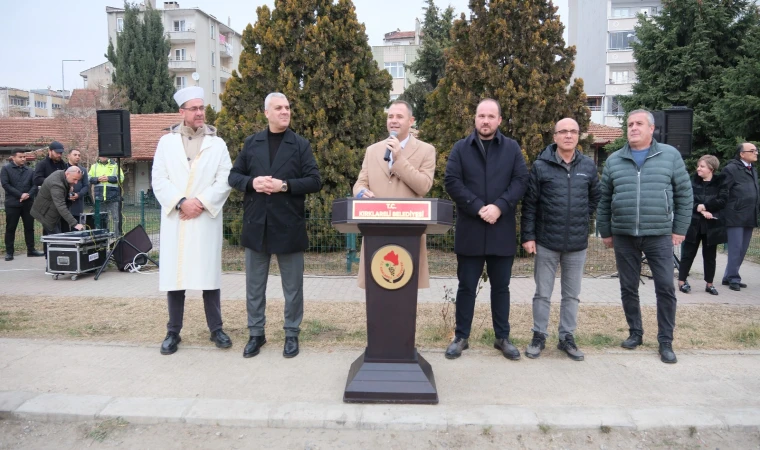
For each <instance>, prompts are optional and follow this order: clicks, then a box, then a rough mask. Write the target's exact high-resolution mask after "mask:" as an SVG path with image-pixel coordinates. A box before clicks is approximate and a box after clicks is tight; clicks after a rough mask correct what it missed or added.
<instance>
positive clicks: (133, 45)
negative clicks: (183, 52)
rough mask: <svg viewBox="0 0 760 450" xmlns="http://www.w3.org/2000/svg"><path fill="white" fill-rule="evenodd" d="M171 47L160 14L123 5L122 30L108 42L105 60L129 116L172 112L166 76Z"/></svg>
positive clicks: (171, 88) (171, 86) (169, 82)
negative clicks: (106, 59)
mask: <svg viewBox="0 0 760 450" xmlns="http://www.w3.org/2000/svg"><path fill="white" fill-rule="evenodd" d="M170 48H171V45H170V43H169V40H168V39H167V38H166V37H165V36H164V26H163V24H162V21H161V13H160V12H159V11H157V10H155V9H152V8H151V7H150V6H148V7H147V8H146V9H145V11H142V12H141V11H140V7H139V6H137V5H135V4H130V3H128V2H125V3H124V29H123V31H122V32H121V33H119V35H118V37H117V38H116V47H114V45H113V42H112V41H110V40H109V42H108V50H107V53H106V55H105V56H106V58H108V61H110V62H111V64H113V66H114V74H113V82H114V85H116V86H117V87H119V88H121V89H122V90H123V91H124V93H125V95H126V98H127V101H126V104H125V107H126V108H127V109H128V110H129V111H130V112H131V113H133V114H150V113H162V112H173V111H176V110H177V108H176V105H175V104H174V100H173V99H172V95H173V94H174V91H175V88H174V83H173V81H172V77H171V75H170V74H169V57H168V54H169V50H170Z"/></svg>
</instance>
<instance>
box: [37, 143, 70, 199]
mask: <svg viewBox="0 0 760 450" xmlns="http://www.w3.org/2000/svg"><path fill="white" fill-rule="evenodd" d="M56 170H66V163H65V162H63V144H61V143H60V142H58V141H53V142H51V143H50V147H49V148H48V155H47V157H45V159H43V160H42V161H39V162H38V163H37V165H36V166H34V185H35V186H37V189H39V188H40V186H42V183H44V182H45V179H46V178H47V177H49V176H50V175H51V174H52V173H53V172H55V171H56Z"/></svg>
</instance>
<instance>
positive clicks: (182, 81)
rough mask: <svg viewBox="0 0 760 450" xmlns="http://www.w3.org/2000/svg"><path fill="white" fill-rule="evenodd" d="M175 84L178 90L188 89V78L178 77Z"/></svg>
mask: <svg viewBox="0 0 760 450" xmlns="http://www.w3.org/2000/svg"><path fill="white" fill-rule="evenodd" d="M174 84H175V85H176V86H177V89H182V88H184V87H186V85H187V77H177V78H175V79H174Z"/></svg>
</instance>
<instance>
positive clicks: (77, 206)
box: [61, 149, 90, 233]
mask: <svg viewBox="0 0 760 450" xmlns="http://www.w3.org/2000/svg"><path fill="white" fill-rule="evenodd" d="M81 157H82V153H81V152H80V151H79V150H77V149H73V150H71V151H70V152H69V163H68V167H73V166H76V167H79V170H81V171H82V173H83V174H84V175H83V176H82V179H81V180H79V181H78V182H77V184H76V185H74V190H73V191H72V192H71V195H70V196H69V200H68V204H69V211H71V215H72V216H74V218H75V219H77V220H79V215H80V214H82V213H83V212H84V197H85V195H87V193H88V192H89V191H90V182H89V180H88V179H89V177H88V176H87V175H86V174H87V171H86V170H84V167H82V166H81V165H79V160H80V159H81ZM68 231H72V230H71V227H69V224H68V223H66V221H65V220H62V221H61V232H63V233H66V232H68Z"/></svg>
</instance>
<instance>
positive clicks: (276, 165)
mask: <svg viewBox="0 0 760 450" xmlns="http://www.w3.org/2000/svg"><path fill="white" fill-rule="evenodd" d="M264 114H265V115H266V117H267V121H268V122H269V126H268V127H267V129H266V130H264V131H261V132H259V133H256V134H254V135H252V136H249V137H248V138H246V140H245V144H243V150H242V151H241V152H240V154H239V155H238V157H237V159H236V160H235V164H234V165H233V166H232V170H231V171H230V175H229V184H230V186H232V187H233V188H234V189H237V190H238V191H241V192H244V193H245V199H244V204H245V207H244V208H243V233H242V237H241V243H242V245H243V247H245V271H246V309H247V311H248V332H249V335H250V338H249V339H248V343H247V344H246V346H245V349H244V350H243V357H245V358H251V357H253V356H256V355H258V354H259V351H260V350H261V346H263V345H264V344H266V342H267V340H266V337H265V335H264V325H265V324H266V314H265V312H266V288H267V279H268V274H269V264H270V262H271V260H272V255H277V264H278V265H279V266H280V273H281V274H282V290H283V294H284V297H285V323H284V327H283V328H284V329H285V346H284V348H283V352H282V355H283V356H284V357H285V358H293V357H295V356H296V355H298V352H299V347H298V334H299V333H300V331H301V329H300V325H301V321H302V320H303V267H304V251H306V249H307V248H308V247H309V237H308V235H307V234H306V214H305V209H304V204H305V201H306V194H312V193H315V192H319V190H320V189H322V178H321V177H320V175H319V168H317V161H316V160H315V159H314V154H313V153H312V150H311V144H309V141H307V140H306V139H305V138H303V137H302V136H299V135H297V134H296V133H294V132H293V130H291V129H290V103H289V102H288V99H287V97H285V95H284V94H281V93H279V92H273V93H271V94H269V95H267V97H266V99H265V100H264Z"/></svg>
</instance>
